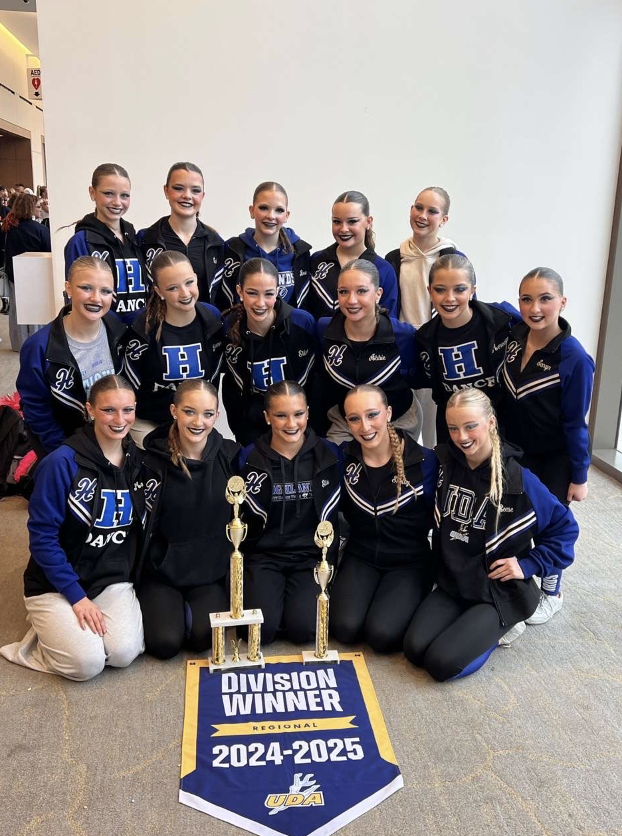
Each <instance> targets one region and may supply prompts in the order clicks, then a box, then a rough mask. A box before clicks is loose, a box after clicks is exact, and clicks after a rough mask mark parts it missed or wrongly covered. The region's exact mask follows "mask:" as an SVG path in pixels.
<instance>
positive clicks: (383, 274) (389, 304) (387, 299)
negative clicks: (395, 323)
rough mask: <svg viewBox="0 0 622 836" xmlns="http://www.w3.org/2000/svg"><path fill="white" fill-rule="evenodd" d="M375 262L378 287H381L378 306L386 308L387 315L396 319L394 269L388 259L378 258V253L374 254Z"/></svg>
mask: <svg viewBox="0 0 622 836" xmlns="http://www.w3.org/2000/svg"><path fill="white" fill-rule="evenodd" d="M375 263H376V267H377V268H378V272H379V273H380V287H381V288H382V296H381V298H380V306H381V307H383V308H386V309H387V311H388V312H389V316H393V317H395V318H396V319H397V317H398V310H397V296H398V292H397V291H398V288H397V276H396V275H395V270H394V269H393V267H391V265H390V264H389V262H388V261H385V260H384V258H380V256H379V255H378V256H376V262H375Z"/></svg>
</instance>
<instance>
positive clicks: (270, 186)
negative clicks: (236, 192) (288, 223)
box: [253, 180, 294, 253]
mask: <svg viewBox="0 0 622 836" xmlns="http://www.w3.org/2000/svg"><path fill="white" fill-rule="evenodd" d="M262 192H280V194H282V195H283V197H284V198H285V205H287V204H288V202H289V198H288V197H287V192H286V191H285V189H284V188H283V186H281V184H280V183H277V182H276V181H275V180H265V181H264V182H263V183H260V184H259V185H258V186H257V188H256V189H255V191H254V192H253V206H254V205H255V203H257V198H258V197H259V195H260V194H261V193H262ZM279 246H280V247H281V249H282V250H283V251H284V252H286V253H292V252H293V251H294V248H293V246H292V242H291V241H290V240H289V236H288V234H287V232H285V228H284V227H281V228H280V230H279Z"/></svg>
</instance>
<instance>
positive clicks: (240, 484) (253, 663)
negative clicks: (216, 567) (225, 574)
mask: <svg viewBox="0 0 622 836" xmlns="http://www.w3.org/2000/svg"><path fill="white" fill-rule="evenodd" d="M225 496H226V498H227V502H228V503H229V504H230V505H233V519H232V520H231V521H230V522H228V523H227V539H228V540H229V542H230V543H231V544H232V546H233V551H232V552H231V558H230V564H229V567H230V571H229V574H230V575H231V610H230V612H213V613H210V624H211V627H212V658H211V659H210V662H209V669H210V673H212V672H213V671H222V670H228V669H230V668H248V667H262V668H263V667H264V666H265V662H264V658H263V653H262V652H261V625H262V624H263V614H262V612H261V610H245V609H244V603H243V602H244V559H243V557H242V552H241V551H240V545H241V544H242V542H243V540H244V538H245V537H246V532H247V525H246V523H244V522H242V520H241V519H240V505H241V504H242V503H243V502H244V500H245V499H246V485H245V484H244V479H242V477H241V476H232V477H231V479H229V481H228V482H227V489H226V493H225ZM242 625H248V650H247V653H246V656H245V657H242V656H241V655H240V647H239V645H240V643H239V640H238V641H235V640H232V642H231V645H232V647H233V653H231V654H227V653H225V647H226V642H225V631H226V629H227V627H234V628H235V627H238V626H242Z"/></svg>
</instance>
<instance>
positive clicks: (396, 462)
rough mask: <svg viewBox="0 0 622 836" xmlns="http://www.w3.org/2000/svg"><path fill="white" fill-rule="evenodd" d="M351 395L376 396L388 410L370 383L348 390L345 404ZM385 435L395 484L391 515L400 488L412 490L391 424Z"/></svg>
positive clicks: (383, 397) (382, 396) (380, 392)
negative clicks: (395, 493) (389, 449)
mask: <svg viewBox="0 0 622 836" xmlns="http://www.w3.org/2000/svg"><path fill="white" fill-rule="evenodd" d="M352 395H377V396H378V398H380V401H381V402H382V405H383V406H384V408H385V409H388V408H389V402H388V401H387V396H386V394H385V393H384V390H383V389H381V388H380V386H373V385H372V384H371V383H360V384H359V385H358V386H355V387H354V388H353V389H350V391H349V392H348V394H347V395H346V396H345V398H344V401H343V403H344V407H345V403H346V401H347V400H348V398H349V397H351V396H352ZM387 433H388V435H389V444H390V445H391V460H392V462H393V470H394V471H395V477H396V478H395V483H396V487H397V496H396V497H395V505H394V506H393V513H394V514H395V512H396V511H397V509H398V508H399V501H400V496H401V495H402V488H403V487H408V488H412V485H411V484H410V482H409V481H408V479H407V478H406V468H405V467H404V455H403V451H402V438H401V436H400V434H399V433H398V431H397V430H396V429H395V427H394V426H393V424H391V422H387Z"/></svg>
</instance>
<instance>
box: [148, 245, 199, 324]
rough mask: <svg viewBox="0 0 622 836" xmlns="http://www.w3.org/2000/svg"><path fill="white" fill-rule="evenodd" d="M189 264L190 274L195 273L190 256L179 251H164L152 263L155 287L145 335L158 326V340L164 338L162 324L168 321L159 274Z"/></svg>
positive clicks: (149, 306)
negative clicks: (158, 289)
mask: <svg viewBox="0 0 622 836" xmlns="http://www.w3.org/2000/svg"><path fill="white" fill-rule="evenodd" d="M184 263H185V264H187V265H188V267H189V268H190V272H191V273H194V267H193V266H192V264H191V263H190V259H189V258H188V256H186V255H184V254H183V253H180V252H177V250H164V251H163V252H161V253H158V255H157V256H156V257H155V258H154V259H153V261H152V262H151V268H150V273H151V278H152V279H153V286H152V288H151V295H150V296H149V299H148V301H147V313H146V319H145V333H146V334H148V333H149V331H151V329H152V328H154V327H156V326H157V329H158V330H157V331H156V340H159V339H160V337H161V336H162V324H163V323H164V321H165V319H166V301H165V300H164V299H163V298H162V297H161V296H160V294H159V293H158V291H157V290H156V287H158V274H159V273H160V271H162V270H164V269H165V268H166V267H172V266H173V265H174V264H184Z"/></svg>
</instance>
